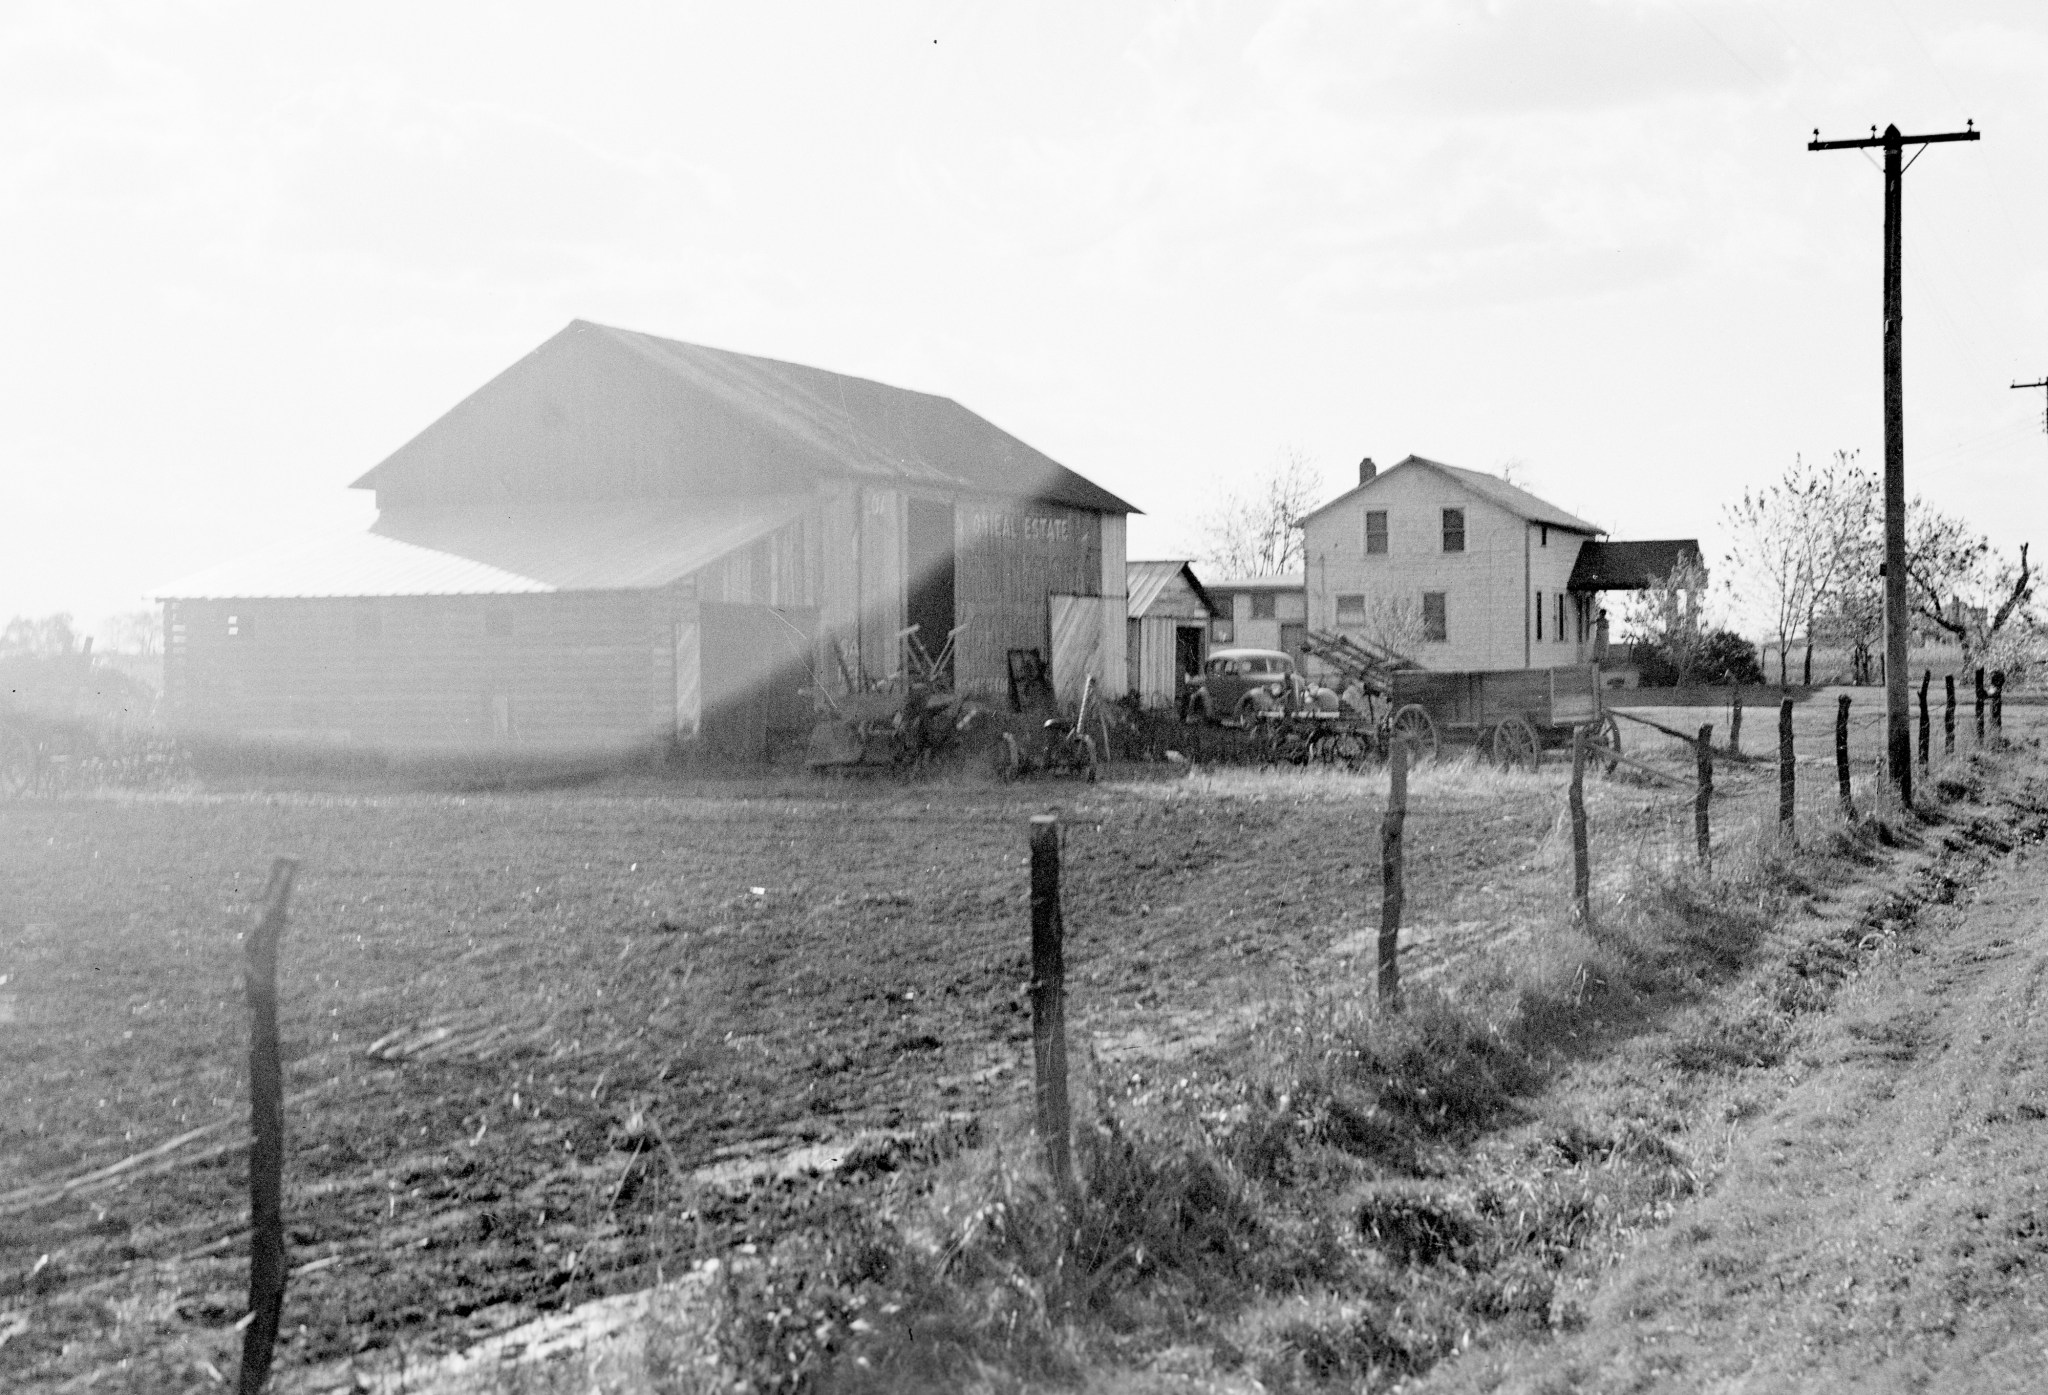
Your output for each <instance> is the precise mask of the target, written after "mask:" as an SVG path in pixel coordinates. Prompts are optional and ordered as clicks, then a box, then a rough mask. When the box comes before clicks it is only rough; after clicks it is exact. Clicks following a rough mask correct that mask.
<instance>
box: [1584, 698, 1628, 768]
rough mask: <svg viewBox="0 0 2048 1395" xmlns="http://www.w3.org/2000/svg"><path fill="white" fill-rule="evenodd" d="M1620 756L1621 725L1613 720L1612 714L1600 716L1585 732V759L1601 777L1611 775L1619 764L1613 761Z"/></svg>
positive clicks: (1607, 713) (1605, 713)
mask: <svg viewBox="0 0 2048 1395" xmlns="http://www.w3.org/2000/svg"><path fill="white" fill-rule="evenodd" d="M1620 754H1621V723H1619V722H1617V721H1615V720H1614V714H1613V713H1612V712H1603V713H1601V714H1600V720H1599V721H1597V722H1595V723H1594V724H1593V725H1592V727H1591V728H1589V729H1588V730H1587V732H1586V759H1587V760H1589V761H1592V762H1593V763H1594V764H1595V765H1596V766H1597V767H1598V768H1599V771H1600V773H1601V774H1602V775H1612V774H1613V773H1614V767H1615V766H1617V765H1619V764H1620V763H1621V762H1619V761H1617V760H1616V759H1615V757H1616V756H1618V755H1620Z"/></svg>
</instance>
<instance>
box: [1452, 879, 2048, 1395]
mask: <svg viewBox="0 0 2048 1395" xmlns="http://www.w3.org/2000/svg"><path fill="white" fill-rule="evenodd" d="M1993 868H1995V870H1992V871H1990V872H1989V875H1987V876H1985V877H1984V878H1983V880H1982V881H1980V882H1978V883H1977V884H1976V885H1974V886H1969V885H1966V886H1964V887H1962V888H1960V889H1959V891H1958V894H1957V896H1956V899H1955V901H1954V902H1953V903H1952V904H1950V905H1948V906H1943V907H1939V908H1929V909H1928V910H1927V911H1926V912H1925V913H1924V914H1923V916H1922V918H1921V920H1920V922H1919V923H1918V924H1917V925H1916V926H1915V927H1914V928H1913V930H1912V931H1911V932H1910V933H1908V934H1904V935H1901V936H1899V937H1898V940H1897V942H1896V943H1895V944H1894V945H1892V946H1891V947H1889V948H1887V949H1885V950H1883V951H1882V952H1880V953H1879V954H1877V955H1875V956H1873V958H1872V960H1871V961H1870V963H1869V966H1868V967H1867V968H1866V969H1864V970H1863V972H1862V973H1860V974H1859V975H1858V976H1857V978H1856V979H1855V980H1853V981H1852V982H1851V983H1850V984H1849V985H1847V986H1845V988H1844V990H1843V993H1842V996H1841V997H1840V998H1839V999H1838V1000H1837V1002H1836V1004H1835V1007H1834V1009H1833V1011H1831V1012H1829V1013H1827V1014H1825V1015H1823V1016H1820V1017H1817V1018H1816V1019H1814V1026H1813V1028H1812V1031H1811V1034H1810V1036H1809V1037H1808V1039H1807V1040H1806V1041H1805V1042H1804V1043H1803V1045H1802V1047H1801V1049H1800V1050H1799V1051H1798V1052H1796V1053H1795V1054H1794V1057H1793V1058H1792V1059H1791V1060H1789V1061H1788V1062H1787V1063H1786V1064H1785V1066H1784V1067H1782V1068H1781V1069H1782V1071H1783V1072H1784V1076H1783V1079H1782V1081H1781V1083H1782V1084H1783V1085H1784V1086H1785V1088H1784V1090H1783V1093H1782V1094H1780V1095H1778V1096H1777V1098H1776V1100H1775V1102H1774V1103H1772V1104H1771V1105H1769V1106H1768V1107H1767V1108H1765V1109H1763V1110H1762V1112H1760V1113H1759V1115H1758V1116H1757V1117H1755V1118H1752V1119H1748V1120H1743V1121H1740V1122H1733V1121H1731V1122H1730V1123H1729V1124H1728V1126H1727V1128H1728V1143H1729V1147H1728V1152H1727V1154H1726V1156H1725V1161H1724V1162H1723V1163H1722V1165H1721V1168H1720V1170H1719V1176H1718V1177H1717V1178H1716V1179H1715V1180H1714V1182H1713V1183H1712V1185H1711V1186H1709V1187H1708V1188H1707V1189H1706V1191H1705V1193H1704V1194H1703V1195H1702V1196H1701V1197H1700V1198H1699V1199H1698V1200H1697V1201H1695V1202H1694V1203H1692V1204H1691V1205H1690V1207H1689V1208H1688V1209H1687V1210H1685V1211H1681V1212H1680V1213H1679V1214H1678V1215H1677V1216H1676V1217H1675V1218H1674V1219H1673V1221H1672V1223H1671V1224H1670V1225H1669V1226H1668V1227H1665V1228H1663V1229H1662V1230H1660V1231H1658V1232H1656V1233H1655V1234H1654V1236H1652V1237H1650V1238H1647V1239H1646V1240H1645V1241H1644V1243H1643V1244H1642V1245H1640V1246H1639V1247H1638V1249H1637V1250H1636V1252H1635V1253H1634V1254H1632V1255H1631V1256H1630V1257H1629V1258H1628V1259H1627V1260H1626V1261H1625V1262H1624V1263H1623V1264H1622V1265H1621V1266H1619V1267H1618V1268H1617V1269H1616V1270H1615V1271H1614V1273H1613V1274H1612V1276H1611V1277H1610V1278H1608V1279H1607V1280H1606V1281H1605V1282H1604V1283H1602V1284H1601V1285H1600V1287H1599V1289H1598V1292H1597V1297H1595V1299H1594V1300H1593V1301H1592V1303H1591V1304H1590V1305H1589V1308H1588V1312H1587V1322H1586V1325H1585V1327H1584V1329H1583V1330H1582V1331H1580V1332H1579V1333H1578V1334H1576V1335H1574V1336H1570V1337H1565V1338H1562V1339H1560V1340H1558V1341H1556V1342H1555V1343H1553V1344H1550V1345H1547V1346H1544V1347H1539V1348H1535V1349H1531V1350H1526V1351H1522V1352H1518V1353H1515V1354H1513V1355H1512V1356H1509V1355H1507V1354H1505V1353H1495V1354H1492V1355H1491V1357H1490V1359H1486V1360H1483V1361H1478V1362H1473V1363H1470V1364H1469V1365H1468V1364H1466V1363H1459V1362H1453V1363H1450V1364H1449V1365H1447V1366H1445V1367H1443V1368H1440V1370H1439V1371H1438V1372H1437V1373H1435V1376H1436V1378H1435V1379H1433V1380H1431V1381H1429V1382H1426V1383H1425V1384H1427V1385H1428V1386H1429V1387H1430V1388H1432V1389H1461V1390H1462V1389H1489V1390H1533V1391H1559V1392H1562V1391H1582V1390H1584V1391H1620V1390H1627V1391H1736V1390H1740V1391H1745V1392H1748V1391H1779V1390H1786V1391H1790V1390H1800V1391H1807V1390H1856V1391H1879V1390H1885V1391H1888V1390H1937V1391H1948V1390H1957V1391H1960V1390H1968V1391H1973V1392H1974V1391H1994V1390H2012V1391H2021V1390H2025V1391H2038V1390H2042V1389H2048V1022H2044V1020H2043V1018H2044V1013H2048V1004H2044V1002H2043V998H2042V983H2043V979H2044V976H2048V854H2044V853H2043V852H2042V851H2040V850H2039V847H2038V845H2037V846H2036V847H2034V848H2033V849H2032V850H2029V849H2028V848H2026V847H2022V848H2020V849H2018V850H2016V851H2015V852H2014V853H2013V855H2012V856H2010V857H2007V858H2005V859H2003V860H2002V861H2001V862H1998V863H1994V864H1993ZM1461 1366H1464V1369H1462V1370H1461V1369H1460V1367H1461Z"/></svg>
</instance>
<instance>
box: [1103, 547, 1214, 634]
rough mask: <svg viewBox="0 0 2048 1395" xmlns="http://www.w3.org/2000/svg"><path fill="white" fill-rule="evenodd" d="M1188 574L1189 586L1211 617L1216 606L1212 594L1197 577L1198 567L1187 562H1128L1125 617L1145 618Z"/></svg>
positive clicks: (1125, 577) (1125, 586) (1125, 573)
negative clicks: (1163, 594)
mask: <svg viewBox="0 0 2048 1395" xmlns="http://www.w3.org/2000/svg"><path fill="white" fill-rule="evenodd" d="M1183 572H1185V573H1187V579H1188V586H1189V588H1190V589H1191V590H1193V591H1194V593H1195V596H1196V597H1197V599H1199V600H1200V601H1201V602H1202V604H1203V605H1205V606H1207V607H1208V608H1209V610H1210V612H1211V613H1214V611H1215V609H1216V603H1215V602H1214V601H1212V600H1210V599H1209V593H1208V591H1207V589H1206V588H1204V587H1203V585H1202V583H1201V581H1200V580H1198V579H1197V578H1196V576H1195V566H1194V563H1192V562H1190V561H1188V560H1186V559H1185V558H1183V559H1181V560H1179V561H1171V562H1151V561H1147V562H1127V563H1125V564H1124V595H1125V598H1126V606H1125V613H1126V614H1127V615H1129V617H1130V618H1131V619H1133V620H1137V619H1141V618H1143V616H1144V614H1145V612H1146V611H1148V610H1150V609H1151V608H1152V603H1153V602H1154V601H1156V600H1158V599H1159V593H1160V592H1161V591H1164V590H1165V589H1166V587H1167V584H1168V583H1169V582H1171V581H1172V580H1173V579H1174V578H1175V577H1177V576H1179V575H1180V574H1181V573H1183Z"/></svg>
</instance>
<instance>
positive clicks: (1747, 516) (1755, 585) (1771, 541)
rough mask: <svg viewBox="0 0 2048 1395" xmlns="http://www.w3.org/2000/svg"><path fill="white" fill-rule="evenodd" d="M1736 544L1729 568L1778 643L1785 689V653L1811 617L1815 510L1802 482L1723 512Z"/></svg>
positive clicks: (1751, 495) (1745, 495) (1747, 494)
mask: <svg viewBox="0 0 2048 1395" xmlns="http://www.w3.org/2000/svg"><path fill="white" fill-rule="evenodd" d="M1722 513H1723V515H1724V517H1725V518H1726V520H1727V524H1728V532H1729V535H1730V537H1731V539H1732V541H1731V544H1730V546H1729V549H1728V566H1729V569H1730V571H1732V572H1733V573H1734V581H1735V584H1736V585H1737V586H1738V588H1739V593H1740V594H1741V595H1743V596H1745V597H1746V598H1747V599H1748V601H1749V603H1750V604H1751V605H1753V606H1756V607H1757V608H1759V609H1760V610H1761V611H1762V612H1763V613H1764V615H1765V617H1766V619H1767V620H1768V622H1769V624H1770V626H1771V629H1772V632H1773V633H1775V634H1776V635H1777V637H1778V683H1779V685H1780V686H1783V685H1784V684H1786V683H1787V682H1788V681H1789V679H1788V676H1787V673H1786V657H1785V655H1786V650H1787V649H1789V648H1790V647H1791V643H1792V634H1793V631H1794V630H1795V629H1797V627H1798V625H1799V622H1800V621H1802V620H1804V619H1806V618H1807V617H1808V615H1809V614H1810V612H1811V609H1812V607H1811V605H1810V603H1809V600H1810V597H1811V595H1812V589H1813V574H1812V571H1811V570H1810V568H1811V557H1810V555H1809V552H1808V548H1807V542H1806V538H1805V536H1804V528H1805V520H1806V519H1807V518H1808V517H1809V516H1810V513H1811V509H1810V506H1809V504H1808V501H1807V500H1806V498H1805V496H1804V494H1803V493H1802V492H1801V490H1800V487H1799V483H1798V481H1797V480H1796V479H1795V480H1792V481H1790V482H1787V481H1781V482H1779V483H1777V484H1773V485H1767V486H1766V487H1765V488H1763V489H1761V490H1758V491H1755V492H1752V491H1750V490H1746V489H1745V490H1744V491H1743V492H1742V499H1741V501H1740V502H1739V503H1736V504H1731V505H1729V506H1727V507H1726V508H1724V509H1723V510H1722Z"/></svg>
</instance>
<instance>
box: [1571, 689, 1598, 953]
mask: <svg viewBox="0 0 2048 1395" xmlns="http://www.w3.org/2000/svg"><path fill="white" fill-rule="evenodd" d="M1571 810H1572V917H1573V919H1574V920H1575V921H1576V922H1577V923H1578V924H1580V925H1585V926H1590V925H1591V924H1592V923H1593V897H1592V887H1593V875H1592V868H1591V867H1590V866H1589V865H1588V862H1587V856H1586V729H1585V727H1583V726H1576V727H1573V728H1572V790H1571Z"/></svg>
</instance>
